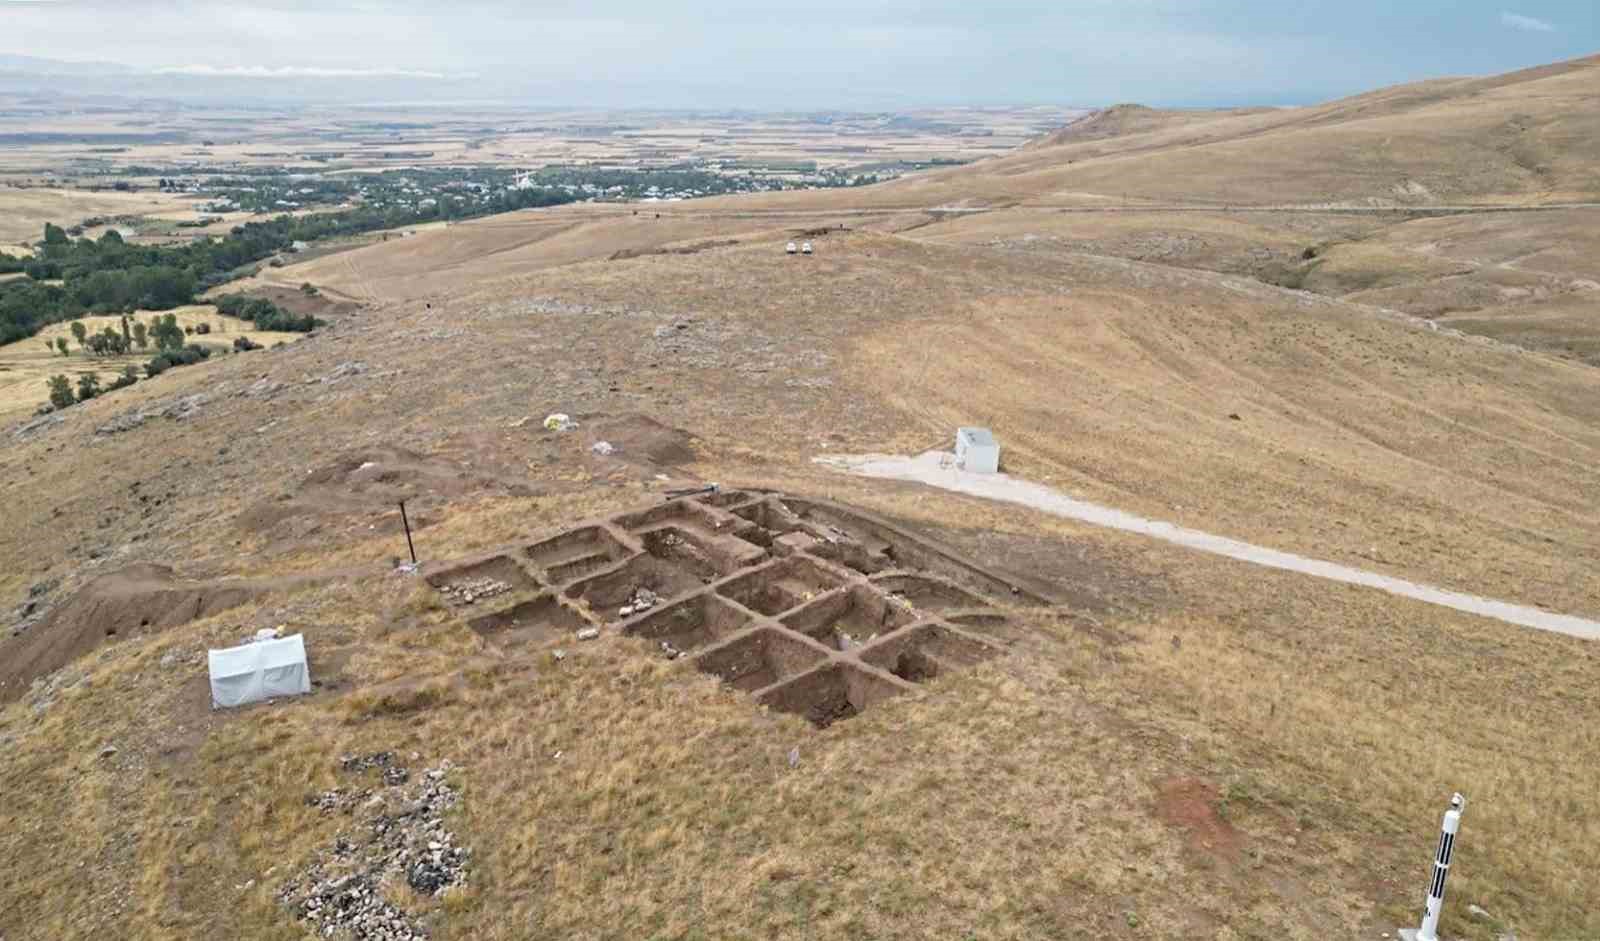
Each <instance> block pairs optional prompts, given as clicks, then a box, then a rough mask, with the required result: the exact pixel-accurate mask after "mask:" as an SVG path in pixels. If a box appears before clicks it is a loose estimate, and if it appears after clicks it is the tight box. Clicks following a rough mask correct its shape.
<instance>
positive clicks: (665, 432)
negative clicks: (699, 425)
mask: <svg viewBox="0 0 1600 941" xmlns="http://www.w3.org/2000/svg"><path fill="white" fill-rule="evenodd" d="M590 429H591V432H592V433H591V437H592V438H593V439H594V440H595V441H597V442H598V441H608V442H610V443H611V445H612V447H614V448H616V449H617V456H618V457H621V458H625V459H627V460H630V461H646V462H649V463H651V464H658V465H661V466H663V467H672V466H675V465H678V464H688V463H690V462H692V461H694V459H695V451H694V444H695V438H694V435H691V434H690V433H689V432H687V431H684V430H683V429H682V428H672V427H669V426H667V425H663V424H661V423H660V422H658V421H656V420H655V419H654V418H651V417H649V416H647V415H619V416H617V417H616V418H607V419H601V420H599V421H596V422H595V423H594V424H593V425H591V426H590Z"/></svg>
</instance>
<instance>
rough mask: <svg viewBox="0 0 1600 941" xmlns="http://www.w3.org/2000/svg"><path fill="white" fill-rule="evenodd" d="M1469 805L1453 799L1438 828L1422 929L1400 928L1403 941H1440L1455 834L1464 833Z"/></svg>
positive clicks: (1460, 798) (1459, 798) (1457, 795)
mask: <svg viewBox="0 0 1600 941" xmlns="http://www.w3.org/2000/svg"><path fill="white" fill-rule="evenodd" d="M1465 805H1466V801H1465V800H1464V799H1463V798H1462V797H1461V795H1460V794H1455V795H1453V796H1452V797H1451V798H1450V809H1449V810H1447V811H1445V812H1444V823H1443V824H1441V825H1440V827H1439V852H1438V853H1437V854H1435V856H1434V859H1433V879H1432V880H1430V881H1429V882H1428V901H1427V902H1426V903H1424V905H1423V908H1422V927H1420V928H1401V929H1400V941H1439V912H1440V911H1441V910H1442V909H1443V908H1444V880H1445V877H1446V876H1448V875H1450V857H1451V856H1452V855H1454V853H1455V849H1456V832H1457V831H1459V830H1460V829H1461V808H1462V807H1464V806H1465Z"/></svg>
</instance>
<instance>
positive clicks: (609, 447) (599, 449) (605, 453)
mask: <svg viewBox="0 0 1600 941" xmlns="http://www.w3.org/2000/svg"><path fill="white" fill-rule="evenodd" d="M589 450H591V451H593V452H594V453H596V454H598V455H600V456H601V457H610V456H611V455H613V454H615V453H617V448H616V446H615V445H613V444H612V443H611V442H609V441H596V442H595V443H594V444H592V445H590V446H589Z"/></svg>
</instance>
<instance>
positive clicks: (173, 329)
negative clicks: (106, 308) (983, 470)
mask: <svg viewBox="0 0 1600 941" xmlns="http://www.w3.org/2000/svg"><path fill="white" fill-rule="evenodd" d="M120 327H121V329H120V330H119V329H118V328H117V327H113V326H110V325H107V326H106V328H105V329H104V330H102V331H101V332H99V333H90V332H89V328H88V327H87V326H85V325H84V323H83V321H81V320H74V321H73V322H72V323H71V325H70V329H71V330H72V337H73V339H75V340H77V341H78V348H79V349H81V350H83V351H84V352H85V353H91V354H93V355H95V356H126V355H127V354H128V353H129V352H131V351H133V350H134V349H135V348H137V349H139V350H146V349H149V348H150V345H151V344H152V343H154V344H155V348H156V349H158V350H174V349H178V348H180V347H182V346H183V344H184V338H185V337H186V336H188V335H189V334H190V333H210V332H211V327H210V325H209V324H204V323H202V324H198V325H196V326H193V327H183V326H179V324H178V315H176V314H165V315H162V316H158V317H156V318H155V319H154V320H152V321H151V325H150V326H146V325H145V324H144V322H143V321H141V320H138V319H137V318H130V317H127V316H124V317H122V318H121V322H120ZM47 345H49V344H47ZM50 348H51V350H52V352H59V353H60V354H61V355H62V356H68V355H70V354H71V348H70V347H69V346H68V345H67V338H66V337H57V338H56V341H55V344H54V345H53V346H51V347H50Z"/></svg>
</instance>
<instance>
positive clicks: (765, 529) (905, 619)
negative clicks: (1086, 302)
mask: <svg viewBox="0 0 1600 941" xmlns="http://www.w3.org/2000/svg"><path fill="white" fill-rule="evenodd" d="M427 579H428V582H429V584H431V585H432V586H433V587H434V588H435V589H437V590H438V591H440V592H441V593H442V594H443V595H444V597H445V599H446V600H447V602H448V603H451V604H453V605H456V606H457V607H460V608H463V609H471V610H470V611H464V613H465V614H467V615H468V617H467V623H468V624H469V625H471V627H472V628H473V629H474V630H475V631H477V632H478V633H479V634H481V635H482V636H484V637H485V638H486V639H488V640H489V641H491V642H492V643H494V644H495V645H497V646H499V647H501V648H502V649H505V650H507V652H508V653H509V652H516V651H517V649H518V648H525V647H528V646H530V645H542V644H545V643H553V642H555V641H556V640H558V639H564V638H571V637H573V636H574V635H575V634H577V633H578V632H583V631H586V630H588V631H593V630H594V629H597V628H601V627H604V628H606V629H614V630H617V631H619V632H621V633H622V634H624V635H627V636H631V637H636V638H640V639H642V640H644V641H645V642H647V643H648V644H649V645H650V647H651V649H652V650H654V651H656V652H658V653H659V654H661V655H663V656H666V657H668V658H671V659H677V658H679V657H686V658H689V659H690V660H691V662H693V664H694V665H695V666H696V667H697V668H698V669H700V670H701V671H703V672H706V673H710V674H713V675H715V676H717V677H719V678H721V679H722V680H723V681H724V682H726V683H728V684H729V685H731V686H733V687H735V688H737V689H740V690H743V691H745V692H748V693H750V694H751V695H752V696H754V698H755V699H756V701H757V702H759V703H761V704H763V705H766V706H768V707H770V708H773V709H778V710H782V711H785V712H790V713H794V714H797V715H800V716H802V717H804V718H805V719H807V720H808V721H810V722H811V723H812V724H813V725H815V726H817V727H818V728H825V727H827V726H829V725H831V724H833V723H834V722H837V721H839V720H841V719H847V718H850V717H851V716H854V715H857V714H859V713H860V712H861V711H862V710H864V709H867V708H868V707H870V706H872V705H874V704H875V703H878V702H882V701H883V700H885V699H888V698H891V697H893V696H896V695H899V694H900V693H903V692H906V691H908V690H911V689H914V688H915V687H916V685H917V684H920V683H924V682H927V681H929V680H931V679H934V678H936V677H939V676H942V675H945V674H948V673H951V672H955V671H958V670H962V669H966V668H968V667H971V666H974V665H976V664H978V663H982V662H983V661H985V660H988V659H991V658H993V657H996V656H999V655H1000V654H1002V653H1004V651H1005V649H1006V647H1007V646H1008V645H1009V644H1010V643H1011V642H1012V641H1013V640H1014V639H1015V635H1014V634H1013V633H1012V631H1013V628H1012V625H1011V623H1010V622H1009V621H1008V620H1007V618H1006V615H1005V613H1004V612H1003V611H1001V610H1000V609H999V608H998V607H997V606H996V603H995V601H994V599H995V598H997V597H998V598H1004V599H1006V603H1007V604H1010V605H1035V604H1046V603H1047V601H1046V599H1043V598H1040V597H1038V596H1036V595H1034V594H1032V593H1031V592H1028V591H1026V590H1024V589H1023V588H1021V587H1020V586H1018V585H1016V584H1015V583H1013V582H1011V581H1010V580H1008V579H1006V578H1005V577H1004V576H1002V575H1000V574H997V573H994V572H991V571H989V570H987V569H985V568H984V567H982V566H981V565H978V564H977V563H974V562H972V561H970V560H968V559H965V558H962V557H960V556H958V555H956V554H955V553H953V552H951V551H949V550H947V549H944V548H943V547H940V546H937V545H935V544H933V543H932V542H929V541H927V540H925V539H922V538H921V537H918V536H915V535H913V534H911V533H908V532H905V531H903V530H901V529H899V528H898V527H895V526H892V525H890V524H888V523H886V522H884V521H882V520H878V519H876V518H874V517H871V516H869V515H868V514H865V513H862V512H860V511H857V510H854V509H851V508H848V507H844V506H842V505H839V504H835V503H831V502H827V501H819V500H811V499H806V498H800V497H792V496H786V495H782V494H777V493H769V492H759V491H716V492H712V493H708V494H702V495H698V496H693V497H684V498H679V499H673V500H668V501H667V502H664V503H661V504H657V505H655V506H652V507H649V508H647V509H643V510H638V511H633V512H628V513H622V514H619V515H617V516H613V517H609V518H605V519H600V520H591V521H587V522H585V523H582V524H579V525H577V526H575V527H574V528H572V529H569V530H566V531H564V532H562V533H560V534H558V535H556V536H553V537H551V538H548V539H545V540H543V541H540V542H538V543H535V544H533V545H530V546H523V547H516V548H513V549H508V550H504V551H500V552H495V553H490V554H488V555H485V556H481V557H477V558H473V559H469V560H465V561H461V562H457V563H455V564H452V565H450V566H447V567H444V568H441V569H439V570H437V571H433V572H430V573H429V574H428V575H427Z"/></svg>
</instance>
